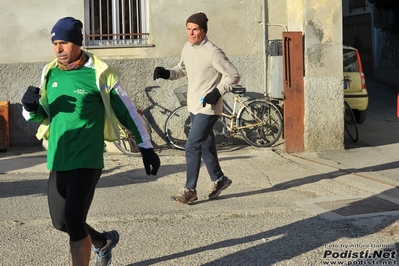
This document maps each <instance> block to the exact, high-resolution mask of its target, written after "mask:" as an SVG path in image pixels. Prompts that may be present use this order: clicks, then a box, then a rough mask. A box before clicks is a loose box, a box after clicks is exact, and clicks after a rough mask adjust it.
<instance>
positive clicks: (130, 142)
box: [114, 109, 152, 156]
mask: <svg viewBox="0 0 399 266" xmlns="http://www.w3.org/2000/svg"><path fill="white" fill-rule="evenodd" d="M137 112H138V113H139V114H140V116H141V118H143V120H144V122H145V124H146V128H147V131H148V134H150V136H151V133H152V130H151V127H150V124H149V123H148V121H147V119H146V118H145V117H144V116H143V115H142V110H141V109H138V110H137ZM118 129H119V135H120V138H119V140H116V141H114V145H115V147H116V148H117V149H118V150H120V151H121V152H122V153H124V154H126V155H129V156H141V153H140V148H139V146H138V145H137V142H136V139H135V137H134V134H133V133H132V132H131V131H130V130H128V129H127V128H125V127H124V126H123V125H122V124H121V123H119V122H118Z"/></svg>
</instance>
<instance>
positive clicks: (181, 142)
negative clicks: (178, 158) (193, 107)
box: [165, 106, 191, 150]
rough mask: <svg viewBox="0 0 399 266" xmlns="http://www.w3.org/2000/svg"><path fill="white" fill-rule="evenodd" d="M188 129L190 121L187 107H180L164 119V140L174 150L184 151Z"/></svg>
mask: <svg viewBox="0 0 399 266" xmlns="http://www.w3.org/2000/svg"><path fill="white" fill-rule="evenodd" d="M190 129H191V119H190V114H189V113H188V110H187V106H180V107H178V108H177V109H176V110H174V111H173V112H172V113H171V114H170V115H169V117H168V118H167V119H166V123H165V137H166V140H167V141H168V142H169V143H170V144H172V145H173V146H174V147H175V148H177V149H180V150H184V149H185V145H186V142H187V137H188V133H189V132H190Z"/></svg>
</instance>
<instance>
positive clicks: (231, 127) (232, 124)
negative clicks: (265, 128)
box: [219, 95, 264, 134]
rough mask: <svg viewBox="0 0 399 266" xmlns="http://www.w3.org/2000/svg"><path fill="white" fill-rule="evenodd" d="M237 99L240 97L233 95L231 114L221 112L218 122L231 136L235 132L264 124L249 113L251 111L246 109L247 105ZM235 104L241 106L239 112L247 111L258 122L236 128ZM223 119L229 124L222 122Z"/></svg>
mask: <svg viewBox="0 0 399 266" xmlns="http://www.w3.org/2000/svg"><path fill="white" fill-rule="evenodd" d="M239 97H240V95H234V103H233V109H232V112H231V113H225V112H222V115H221V116H220V118H219V122H220V123H221V124H222V125H223V126H224V127H225V128H226V129H227V130H228V131H229V132H231V133H232V134H236V133H237V131H238V130H241V129H245V128H251V127H254V126H260V125H263V124H264V122H263V121H262V120H261V119H260V118H259V117H258V116H257V115H256V114H254V113H253V112H252V111H251V109H250V108H249V107H248V105H247V104H246V103H245V102H243V101H242V100H241V99H240V98H239ZM237 104H240V105H241V109H240V111H241V110H242V109H247V110H248V112H249V113H250V114H251V115H252V116H253V117H254V118H256V120H257V121H258V122H257V123H252V124H248V125H245V126H241V127H240V126H238V125H237ZM223 117H224V118H227V119H229V120H230V122H229V123H226V122H224V121H223Z"/></svg>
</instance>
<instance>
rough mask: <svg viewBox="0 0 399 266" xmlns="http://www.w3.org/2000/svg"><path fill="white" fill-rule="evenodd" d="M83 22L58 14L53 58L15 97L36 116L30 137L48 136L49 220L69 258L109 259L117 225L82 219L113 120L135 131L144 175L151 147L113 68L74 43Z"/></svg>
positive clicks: (81, 261)
mask: <svg viewBox="0 0 399 266" xmlns="http://www.w3.org/2000/svg"><path fill="white" fill-rule="evenodd" d="M82 27H83V25H82V22H81V21H79V20H77V19H74V18H72V17H65V18H62V19H60V20H59V21H58V22H57V23H56V24H55V25H54V27H53V29H52V30H51V36H52V37H51V40H52V43H53V48H54V52H55V55H56V57H57V58H56V59H55V60H54V61H53V62H51V63H49V64H48V65H46V66H45V67H44V70H43V72H42V78H41V85H40V88H37V87H33V86H29V87H28V89H27V91H26V92H25V94H24V95H23V97H22V104H23V111H22V114H23V116H24V118H25V119H26V120H27V121H33V122H41V123H42V124H41V125H40V127H39V129H38V132H37V135H36V136H37V137H38V138H39V139H42V138H44V139H48V152H47V167H48V169H49V170H50V176H49V183H48V203H49V209H50V215H51V219H52V222H53V225H54V227H55V228H56V229H58V230H61V231H63V232H66V233H67V234H68V235H69V239H70V248H71V249H70V251H71V254H72V265H89V261H90V253H91V249H92V248H93V250H94V252H95V253H96V255H97V263H96V265H98V266H100V265H101V266H103V265H110V263H111V257H112V254H111V251H112V249H113V248H114V247H115V245H116V244H117V243H118V241H119V234H118V232H117V231H116V230H111V231H104V232H103V233H100V232H98V231H96V230H95V229H93V228H92V227H91V226H90V225H88V224H87V223H86V217H87V213H88V211H89V208H90V204H91V202H92V199H93V196H94V191H95V187H96V185H97V182H98V180H99V178H100V176H101V173H102V169H103V168H104V158H103V150H104V140H108V141H113V140H116V139H117V138H118V134H119V131H118V127H117V122H118V120H119V121H120V122H121V123H122V124H123V125H124V126H125V127H126V128H128V129H129V130H130V131H131V132H133V133H134V135H135V138H136V141H137V142H138V146H139V147H140V151H141V153H142V158H143V163H144V166H145V170H146V173H147V175H150V174H152V175H156V174H157V172H158V169H159V167H160V160H159V157H158V155H157V154H156V153H155V152H154V149H153V146H152V144H151V142H150V136H149V133H148V132H147V130H146V126H145V122H144V121H143V119H142V118H141V117H140V115H139V114H138V113H137V111H136V109H135V107H134V105H133V103H132V101H131V100H130V99H129V97H128V96H127V94H126V92H125V91H124V90H123V88H122V87H121V85H120V82H119V73H118V71H116V70H115V69H113V68H112V67H110V66H108V65H107V64H105V63H104V62H102V61H101V60H99V59H98V58H97V57H96V56H94V55H92V54H89V53H87V52H84V51H83V50H82V49H81V46H82V42H83V35H82Z"/></svg>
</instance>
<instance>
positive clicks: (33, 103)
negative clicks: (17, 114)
mask: <svg viewBox="0 0 399 266" xmlns="http://www.w3.org/2000/svg"><path fill="white" fill-rule="evenodd" d="M39 92H40V89H39V88H37V87H33V86H29V87H28V89H27V90H26V92H25V94H24V96H22V100H21V102H22V104H23V105H24V108H25V110H26V111H28V112H36V111H37V108H38V107H39V99H40V94H39Z"/></svg>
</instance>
